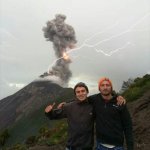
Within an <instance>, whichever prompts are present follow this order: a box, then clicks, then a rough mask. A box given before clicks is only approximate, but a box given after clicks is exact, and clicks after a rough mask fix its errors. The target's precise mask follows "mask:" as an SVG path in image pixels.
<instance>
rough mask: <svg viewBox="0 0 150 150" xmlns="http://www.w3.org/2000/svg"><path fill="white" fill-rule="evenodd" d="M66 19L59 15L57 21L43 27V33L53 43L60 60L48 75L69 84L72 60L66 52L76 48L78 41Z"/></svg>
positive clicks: (49, 22) (56, 17)
mask: <svg viewBox="0 0 150 150" xmlns="http://www.w3.org/2000/svg"><path fill="white" fill-rule="evenodd" d="M65 19H66V16H65V15H62V14H57V15H56V16H55V19H53V20H51V21H48V22H47V24H46V27H43V32H44V37H45V38H46V40H47V41H51V42H52V43H53V48H54V51H55V55H56V57H57V58H58V60H57V61H56V63H55V65H54V66H53V67H52V68H51V70H50V69H49V70H48V74H49V75H50V76H57V77H59V78H60V79H61V80H62V81H63V82H64V83H65V84H67V83H68V81H69V79H70V77H71V76H72V73H71V71H70V69H69V64H70V63H71V60H70V58H69V56H68V55H67V53H66V52H67V50H69V49H72V48H74V47H75V43H76V42H77V41H76V37H75V31H74V29H73V27H72V26H70V25H68V24H66V23H65V22H64V21H65ZM59 58H61V59H59Z"/></svg>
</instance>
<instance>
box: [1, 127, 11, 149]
mask: <svg viewBox="0 0 150 150" xmlns="http://www.w3.org/2000/svg"><path fill="white" fill-rule="evenodd" d="M9 137H10V134H9V132H8V129H4V130H2V131H0V146H1V147H2V146H4V145H5V143H6V141H7V139H8V138H9Z"/></svg>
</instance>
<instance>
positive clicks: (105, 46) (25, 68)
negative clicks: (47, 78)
mask: <svg viewBox="0 0 150 150" xmlns="http://www.w3.org/2000/svg"><path fill="white" fill-rule="evenodd" d="M0 3H1V7H0V10H1V12H0V20H1V23H0V99H2V98H4V97H6V96H8V95H10V94H13V93H14V92H16V91H18V90H19V89H21V88H22V87H24V86H25V85H27V84H29V83H30V82H32V81H33V80H35V79H37V78H38V76H39V75H41V74H43V73H44V72H46V71H47V69H48V67H49V66H51V64H52V63H53V62H55V60H56V57H55V54H54V50H53V47H52V43H51V42H50V41H46V39H45V38H44V36H43V31H42V28H43V27H44V26H46V22H47V21H48V20H52V19H54V18H55V14H64V15H66V17H67V19H66V20H65V22H66V23H67V24H69V25H71V26H72V27H73V28H74V30H75V32H76V38H77V41H78V42H77V45H76V46H77V49H76V50H73V51H71V52H70V53H69V55H70V57H71V59H72V63H71V64H70V70H71V71H72V74H73V77H72V78H71V80H70V82H69V86H70V87H73V86H74V85H75V83H77V82H79V81H83V82H85V83H87V85H88V86H89V89H90V91H91V93H95V92H98V90H97V82H98V80H99V78H100V77H103V76H107V77H109V78H110V79H111V80H112V82H113V85H114V89H115V90H117V91H118V90H119V89H120V88H121V85H122V82H123V81H126V80H128V78H135V77H141V76H143V75H145V74H147V73H148V74H150V1H149V0H122V1H121V0H111V1H110V0H82V1H81V0H13V1H12V0H0Z"/></svg>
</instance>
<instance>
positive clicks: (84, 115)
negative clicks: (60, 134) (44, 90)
mask: <svg viewBox="0 0 150 150" xmlns="http://www.w3.org/2000/svg"><path fill="white" fill-rule="evenodd" d="M88 92H89V91H88V87H87V86H86V85H85V84H84V83H82V82H80V83H78V84H76V86H75V87H74V93H75V96H76V99H75V100H73V101H72V102H70V103H67V104H65V105H64V106H63V107H62V108H60V109H53V107H54V104H53V105H49V106H47V107H46V109H45V114H46V116H47V117H48V118H49V119H61V118H67V122H68V140H67V145H66V150H92V148H93V127H94V120H93V107H92V105H91V104H89V102H88V100H87V95H88Z"/></svg>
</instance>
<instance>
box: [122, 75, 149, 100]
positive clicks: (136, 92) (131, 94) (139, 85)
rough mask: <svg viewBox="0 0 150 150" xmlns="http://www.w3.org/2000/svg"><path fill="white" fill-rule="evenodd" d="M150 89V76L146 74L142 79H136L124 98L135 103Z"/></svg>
mask: <svg viewBox="0 0 150 150" xmlns="http://www.w3.org/2000/svg"><path fill="white" fill-rule="evenodd" d="M149 89H150V75H148V74H146V75H145V76H143V77H142V78H139V77H138V78H136V79H135V80H134V82H133V83H132V84H131V85H130V86H129V87H128V89H127V90H126V91H124V92H123V94H122V95H123V96H124V97H125V98H126V99H127V100H128V101H134V100H137V99H138V98H140V97H141V96H142V95H143V94H144V93H145V92H147V91H148V90H149Z"/></svg>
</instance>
